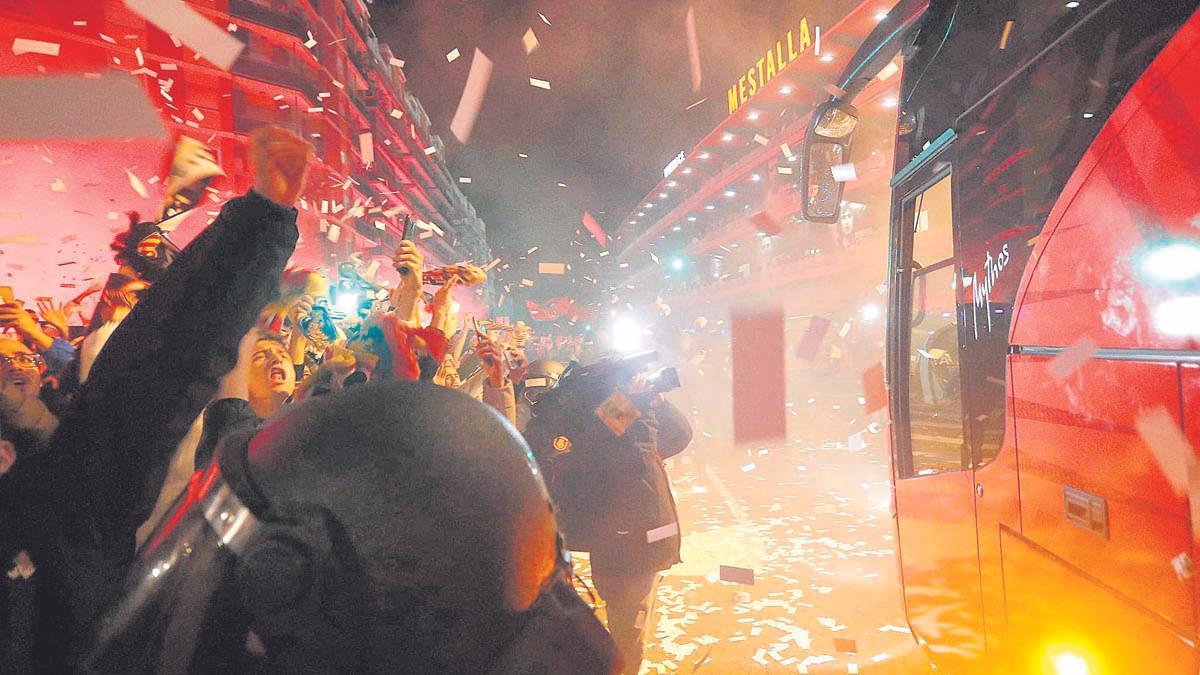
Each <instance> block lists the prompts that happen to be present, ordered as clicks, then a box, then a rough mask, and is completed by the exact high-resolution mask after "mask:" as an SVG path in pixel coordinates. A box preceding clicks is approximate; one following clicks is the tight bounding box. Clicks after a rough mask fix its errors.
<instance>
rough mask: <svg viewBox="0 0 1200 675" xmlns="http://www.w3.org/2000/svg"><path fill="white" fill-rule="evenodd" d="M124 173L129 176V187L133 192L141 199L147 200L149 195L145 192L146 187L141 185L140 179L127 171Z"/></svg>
mask: <svg viewBox="0 0 1200 675" xmlns="http://www.w3.org/2000/svg"><path fill="white" fill-rule="evenodd" d="M125 173H126V175H128V176H129V187H131V188H133V191H134V192H136V193H138V195H139V196H140V197H141V198H142V199H146V198H148V197H149V196H150V194H149V193H147V192H146V186H145V185H143V184H142V181H141V179H139V178H138V177H137V176H135V175H134V174H133V172H132V171H130V170H129V169H125Z"/></svg>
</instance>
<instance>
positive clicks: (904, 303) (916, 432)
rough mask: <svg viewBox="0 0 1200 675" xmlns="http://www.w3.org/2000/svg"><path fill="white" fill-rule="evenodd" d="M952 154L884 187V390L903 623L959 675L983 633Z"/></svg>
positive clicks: (940, 147) (937, 152) (935, 149)
mask: <svg viewBox="0 0 1200 675" xmlns="http://www.w3.org/2000/svg"><path fill="white" fill-rule="evenodd" d="M952 143H953V134H952V133H950V132H947V134H946V135H944V136H943V137H942V138H940V139H938V142H936V143H934V144H933V145H931V146H930V147H928V148H927V149H926V150H925V151H924V152H922V153H921V155H918V156H917V157H916V158H915V159H914V160H913V162H912V163H910V165H909V166H908V167H906V168H905V169H904V170H903V171H901V172H900V173H899V174H898V175H897V178H896V180H895V181H893V187H894V188H895V191H894V194H895V199H896V202H895V203H894V207H893V209H892V213H893V216H892V217H893V226H892V240H891V249H890V250H891V253H890V267H891V270H890V271H891V274H892V283H891V289H892V290H891V297H890V303H891V308H890V311H889V313H888V316H889V317H890V320H889V321H890V323H889V331H888V380H889V392H890V393H889V395H890V399H891V400H890V405H891V413H892V433H893V437H892V448H893V452H894V453H895V456H894V458H893V465H894V471H895V476H894V480H895V486H896V490H895V495H896V497H895V499H896V502H895V506H896V515H897V530H898V543H899V552H900V561H901V563H900V564H901V574H902V579H903V586H904V601H905V608H906V611H907V615H908V621H909V625H910V626H911V628H912V630H913V634H914V636H915V637H916V638H917V641H918V642H919V643H920V644H921V645H922V646H923V647H924V648H925V650H926V651H927V652H928V653H929V654H930V657H931V658H932V659H933V660H934V661H935V662H936V663H937V664H938V665H939V667H943V668H948V669H949V670H950V672H956V673H959V672H968V671H969V670H970V669H971V668H972V667H973V666H974V665H975V664H976V663H977V662H978V661H979V660H980V659H981V658H982V656H983V651H984V626H983V609H982V602H981V598H980V583H979V555H978V539H977V535H976V517H975V499H976V494H975V491H976V488H975V480H974V471H973V470H972V462H971V460H970V453H969V452H968V449H967V448H968V444H967V442H966V440H967V439H966V434H965V433H964V403H963V385H962V382H961V381H960V363H961V360H960V346H961V337H960V326H963V325H965V322H964V318H965V317H964V316H963V315H962V312H963V310H962V309H960V308H962V307H963V302H962V301H961V298H962V297H963V289H962V288H961V284H960V283H959V281H958V275H957V265H956V264H955V250H956V248H957V247H956V242H955V236H956V235H955V228H954V222H953V214H954V209H953V204H954V197H953V194H954V190H953V184H954V177H953V175H952V172H951V163H950V161H949V157H950V154H951V152H952V148H951V145H952ZM914 167H915V168H914ZM968 305H969V303H968Z"/></svg>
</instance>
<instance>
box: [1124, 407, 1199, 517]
mask: <svg viewBox="0 0 1200 675" xmlns="http://www.w3.org/2000/svg"><path fill="white" fill-rule="evenodd" d="M1134 427H1135V428H1136V429H1137V432H1138V435H1139V436H1141V437H1142V440H1143V441H1145V442H1146V445H1147V446H1149V448H1150V452H1151V453H1152V454H1153V455H1154V459H1155V461H1157V462H1158V466H1159V468H1160V469H1161V470H1162V472H1163V476H1165V477H1166V479H1167V481H1168V482H1169V483H1170V484H1171V487H1172V488H1174V489H1175V493H1176V494H1180V495H1185V494H1187V489H1188V473H1189V470H1191V469H1192V466H1193V461H1191V458H1192V457H1193V451H1192V446H1191V444H1190V443H1188V440H1187V438H1186V437H1184V435H1183V432H1182V431H1180V429H1179V422H1178V421H1176V419H1175V416H1174V415H1172V414H1171V413H1170V412H1169V411H1167V409H1166V408H1163V407H1162V406H1156V407H1154V408H1151V409H1150V410H1143V411H1142V412H1141V413H1140V414H1139V415H1138V417H1137V421H1136V422H1135V423H1134Z"/></svg>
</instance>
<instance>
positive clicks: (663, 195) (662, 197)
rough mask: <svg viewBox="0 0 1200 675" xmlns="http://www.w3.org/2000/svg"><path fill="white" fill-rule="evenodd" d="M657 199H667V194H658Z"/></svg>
mask: <svg viewBox="0 0 1200 675" xmlns="http://www.w3.org/2000/svg"><path fill="white" fill-rule="evenodd" d="M658 198H659V199H666V198H667V193H665V192H660V193H658Z"/></svg>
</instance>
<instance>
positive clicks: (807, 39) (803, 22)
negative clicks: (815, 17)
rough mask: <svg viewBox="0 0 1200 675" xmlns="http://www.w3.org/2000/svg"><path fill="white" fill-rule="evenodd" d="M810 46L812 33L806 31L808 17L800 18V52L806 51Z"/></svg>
mask: <svg viewBox="0 0 1200 675" xmlns="http://www.w3.org/2000/svg"><path fill="white" fill-rule="evenodd" d="M811 46H812V35H811V34H810V33H809V32H808V17H807V16H806V17H804V18H803V19H800V53H801V54H803V53H804V52H806V51H808V48H809V47H811Z"/></svg>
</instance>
